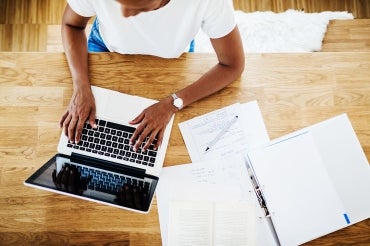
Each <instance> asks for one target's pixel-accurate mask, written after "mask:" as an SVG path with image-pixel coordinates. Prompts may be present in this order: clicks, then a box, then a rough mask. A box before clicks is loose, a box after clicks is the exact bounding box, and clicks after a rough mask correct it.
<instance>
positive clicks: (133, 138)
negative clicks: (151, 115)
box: [130, 124, 145, 145]
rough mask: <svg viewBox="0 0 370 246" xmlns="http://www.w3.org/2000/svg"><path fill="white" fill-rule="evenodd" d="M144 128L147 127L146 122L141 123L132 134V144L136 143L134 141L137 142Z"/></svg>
mask: <svg viewBox="0 0 370 246" xmlns="http://www.w3.org/2000/svg"><path fill="white" fill-rule="evenodd" d="M144 128H145V125H144V124H140V125H139V126H138V127H137V128H136V130H135V131H134V133H133V134H132V137H131V138H130V145H134V143H135V142H136V140H137V138H138V137H139V136H140V135H141V134H142V132H143V130H144Z"/></svg>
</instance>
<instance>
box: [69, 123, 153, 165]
mask: <svg viewBox="0 0 370 246" xmlns="http://www.w3.org/2000/svg"><path fill="white" fill-rule="evenodd" d="M96 124H97V126H98V127H97V129H93V128H92V127H91V126H90V124H88V123H85V125H84V127H83V130H82V136H81V140H80V142H79V143H78V144H72V143H70V142H69V143H68V144H67V147H69V148H73V149H79V150H82V151H86V152H91V153H94V154H98V155H101V156H107V157H112V158H115V159H118V160H125V161H128V162H131V163H135V164H137V165H144V166H150V167H153V166H154V163H155V158H156V156H157V151H155V150H154V145H153V144H151V146H150V147H149V148H148V149H147V151H146V152H142V151H141V148H139V149H138V150H137V151H134V150H133V148H132V146H131V145H130V143H129V142H130V138H131V136H132V134H133V133H134V131H135V128H134V127H131V126H126V125H120V124H117V123H113V122H109V121H105V120H99V119H96ZM144 144H145V142H143V143H142V146H141V147H143V146H144Z"/></svg>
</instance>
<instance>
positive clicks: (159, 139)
mask: <svg viewBox="0 0 370 246" xmlns="http://www.w3.org/2000/svg"><path fill="white" fill-rule="evenodd" d="M164 131H165V130H161V131H159V132H158V134H157V140H156V141H155V143H154V150H157V149H158V148H159V146H161V144H162V141H163V137H164Z"/></svg>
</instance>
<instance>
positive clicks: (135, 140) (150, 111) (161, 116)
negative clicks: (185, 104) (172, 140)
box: [130, 97, 176, 152]
mask: <svg viewBox="0 0 370 246" xmlns="http://www.w3.org/2000/svg"><path fill="white" fill-rule="evenodd" d="M175 112H176V108H175V107H174V106H173V105H172V97H167V98H165V99H163V100H162V101H160V102H157V103H155V104H153V105H151V106H149V107H148V108H146V109H144V110H143V111H142V112H141V113H140V114H139V115H138V116H137V117H136V118H135V119H133V120H131V121H130V124H133V125H135V124H139V125H138V127H137V128H136V130H135V132H134V134H133V135H132V137H131V139H130V144H131V145H133V148H134V150H135V151H137V150H139V149H140V146H142V143H144V146H143V147H142V148H141V151H143V152H145V151H146V150H147V149H148V148H149V146H150V145H151V144H152V143H153V144H154V149H157V148H158V147H159V146H160V145H161V144H162V140H163V136H164V131H165V129H166V126H167V124H168V122H169V121H170V120H171V117H172V115H173V114H174V113H175Z"/></svg>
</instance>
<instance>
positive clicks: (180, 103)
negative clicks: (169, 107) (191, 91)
mask: <svg viewBox="0 0 370 246" xmlns="http://www.w3.org/2000/svg"><path fill="white" fill-rule="evenodd" d="M171 96H172V98H173V106H175V107H176V108H177V109H178V110H181V109H182V107H183V106H184V101H183V100H182V99H181V98H180V97H178V96H177V95H176V93H173V94H172V95H171Z"/></svg>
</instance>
